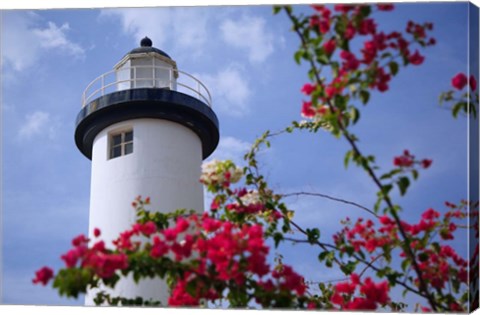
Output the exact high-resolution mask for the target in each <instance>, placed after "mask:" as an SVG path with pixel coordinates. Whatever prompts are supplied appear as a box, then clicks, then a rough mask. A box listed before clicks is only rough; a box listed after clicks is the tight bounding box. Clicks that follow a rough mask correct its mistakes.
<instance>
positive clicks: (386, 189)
mask: <svg viewBox="0 0 480 315" xmlns="http://www.w3.org/2000/svg"><path fill="white" fill-rule="evenodd" d="M312 9H313V13H312V14H311V15H308V16H304V15H296V14H294V12H293V9H292V8H291V7H289V6H276V7H274V13H277V14H278V13H280V12H284V13H285V14H286V16H287V17H288V18H289V20H290V21H291V23H292V29H293V31H294V32H295V33H296V34H297V35H298V37H299V39H300V47H299V49H298V50H297V52H296V53H295V55H294V60H295V61H296V62H297V63H302V62H303V63H306V64H307V65H308V66H309V72H308V77H309V82H308V83H306V84H304V85H303V87H302V88H301V91H302V93H303V94H304V95H305V96H306V98H307V100H305V101H303V104H302V106H301V114H302V116H303V117H304V118H305V119H306V120H303V121H300V122H298V121H294V122H292V124H291V125H289V126H287V127H285V129H283V130H281V131H280V132H277V133H272V132H270V131H266V132H265V133H264V134H263V135H262V136H261V137H259V138H258V139H257V140H256V141H255V143H254V144H253V146H252V147H251V149H250V151H249V152H247V154H246V155H245V161H246V162H247V166H246V167H244V168H243V169H241V168H239V167H237V166H236V165H235V164H234V163H233V162H232V161H217V160H214V161H211V162H208V163H205V164H204V165H203V172H202V177H201V178H200V181H201V182H202V183H203V184H204V185H205V187H206V188H207V190H208V191H209V192H210V193H212V194H213V196H214V198H213V201H212V204H211V206H210V209H209V211H208V212H205V213H203V214H195V213H194V212H187V211H185V210H178V211H176V212H174V213H170V214H162V213H158V212H151V211H149V210H147V209H146V207H147V206H148V205H149V202H150V200H149V199H148V198H147V199H145V200H143V199H142V198H141V197H138V198H137V200H135V201H134V203H133V204H132V205H133V207H134V208H135V209H136V212H137V222H136V223H135V224H134V225H133V226H132V227H131V229H129V230H127V231H124V232H123V233H122V234H121V235H119V237H118V239H117V240H115V241H114V242H113V244H112V246H110V245H109V246H106V245H105V244H104V242H103V241H101V240H100V239H99V238H100V236H101V231H100V230H96V231H95V237H96V238H98V239H95V240H89V239H87V238H86V237H85V236H79V237H77V238H75V239H74V240H73V243H72V245H73V248H72V249H71V250H70V251H68V252H67V253H66V254H64V255H63V256H62V257H61V258H62V260H64V262H65V265H66V266H65V268H63V269H61V270H59V271H58V272H57V273H56V275H54V273H53V271H52V270H51V269H50V268H48V267H44V268H42V269H41V270H39V271H38V272H37V274H36V278H35V279H34V282H35V283H42V284H44V285H45V284H47V283H48V282H49V280H50V279H51V278H54V281H53V287H54V288H56V289H57V290H58V292H59V293H60V294H61V295H66V296H69V297H70V296H71V297H78V295H79V294H81V293H85V292H86V291H87V290H88V289H91V288H100V289H101V290H100V292H99V293H98V295H97V298H96V302H97V303H98V304H105V303H107V304H111V305H158V304H159V303H160V301H145V300H143V299H142V298H141V297H139V298H137V299H126V298H124V297H112V296H110V295H109V293H108V292H107V291H105V290H103V289H104V288H108V287H110V288H114V287H115V285H116V283H117V282H118V281H119V279H120V277H122V276H126V275H132V276H133V279H134V280H135V281H139V280H141V279H145V278H152V277H158V278H163V279H165V280H166V281H167V283H168V284H169V286H170V289H171V292H170V298H169V300H168V304H169V305H171V306H179V305H183V306H199V305H207V304H208V303H217V302H219V301H221V302H222V301H226V302H228V305H229V306H230V307H251V306H259V307H263V308H299V309H304V308H309V309H328V310H332V309H333V310H343V309H357V310H375V309H379V308H380V309H382V310H385V309H386V310H392V311H399V310H402V309H404V308H405V307H406V306H407V305H406V304H404V303H402V302H400V301H394V300H392V298H391V296H390V292H391V290H392V288H394V287H400V288H402V289H403V291H404V293H410V294H415V295H417V296H418V297H420V298H422V299H423V301H424V302H423V305H421V306H420V310H422V311H441V312H444V311H465V310H468V309H469V305H468V303H469V299H470V300H471V299H472V296H469V289H468V273H469V272H476V273H478V251H477V252H475V253H474V255H473V257H472V259H471V261H470V262H469V261H468V260H467V259H465V258H463V257H461V256H460V255H459V254H458V253H457V252H456V251H455V250H454V249H453V247H452V246H450V245H449V243H448V242H451V241H452V240H453V239H454V234H455V231H456V230H457V229H459V228H470V227H469V226H465V224H464V223H462V222H464V221H468V219H470V220H473V221H474V222H477V221H476V220H477V218H478V210H477V209H478V202H477V203H473V202H471V201H468V202H467V201H461V202H459V203H458V204H453V203H450V202H446V203H445V206H446V208H447V211H446V212H444V215H441V214H440V212H438V211H437V210H435V209H427V210H425V212H423V214H422V215H421V218H420V220H419V221H418V222H415V223H408V222H405V221H404V220H403V219H402V218H401V214H402V209H401V207H400V205H399V204H396V203H395V202H394V192H395V191H397V190H398V192H399V194H400V195H405V194H407V193H408V191H409V188H410V185H411V182H412V181H414V180H418V178H419V175H420V173H421V172H423V171H425V170H426V169H428V168H429V167H431V165H432V160H430V159H428V158H422V159H418V158H416V157H415V156H414V155H413V154H411V153H410V152H409V151H408V150H404V151H403V153H402V154H401V155H399V156H396V157H394V158H393V161H392V162H393V163H392V164H393V167H392V168H391V169H390V170H386V171H383V172H382V171H381V168H380V166H379V165H377V164H376V161H375V156H374V155H371V154H364V153H363V152H362V151H361V149H360V147H359V139H358V137H357V136H356V135H355V134H354V133H353V132H352V131H351V127H352V126H353V125H355V124H357V123H359V121H360V112H361V110H362V107H364V106H366V105H368V103H369V101H370V99H371V97H372V92H373V91H378V92H381V93H384V92H387V91H388V90H389V86H390V81H391V80H392V79H393V78H394V77H395V76H397V75H398V74H399V73H400V72H401V71H402V69H403V68H405V67H410V66H420V65H421V64H422V63H423V62H424V60H425V56H423V55H421V53H420V50H422V49H424V48H428V47H429V46H431V45H434V44H435V42H436V40H435V39H434V38H432V37H431V36H430V35H429V32H430V31H432V29H433V25H432V24H431V23H422V24H418V23H415V22H413V21H409V22H408V23H407V26H406V30H405V32H397V31H394V32H389V33H385V32H383V31H381V30H380V29H379V27H378V25H377V23H376V22H375V20H374V18H373V15H374V14H377V13H380V14H381V13H383V12H388V11H392V10H393V9H394V6H393V5H391V4H379V5H376V6H370V5H345V4H341V5H335V6H333V9H332V8H331V7H328V6H321V5H313V6H312ZM353 42H356V43H358V42H360V43H362V45H361V48H360V50H359V51H354V50H353V49H352V47H354V46H355V45H352V43H353ZM452 87H453V88H454V89H455V90H456V91H453V90H452V91H448V92H445V93H442V95H441V97H440V100H441V102H442V103H443V104H448V103H449V102H453V103H454V105H453V106H452V107H451V110H452V114H453V116H454V117H457V116H458V114H459V113H460V112H463V113H465V114H467V115H472V117H476V112H477V107H478V91H477V83H476V80H475V78H474V77H473V76H472V77H470V78H467V77H466V75H464V74H461V73H460V74H457V75H456V76H454V78H453V79H452ZM465 89H467V91H466V92H464V93H463V94H461V95H460V96H455V93H457V92H458V93H461V92H462V91H464V90H465ZM301 130H307V131H309V132H312V133H316V132H318V131H319V130H326V131H328V132H330V133H331V134H332V135H333V136H335V137H337V138H340V139H343V140H345V141H346V142H347V143H348V145H349V149H348V151H347V152H346V153H345V157H344V164H345V166H346V167H347V166H348V165H350V164H354V165H355V166H357V167H359V168H360V169H362V170H364V171H365V172H366V174H368V176H369V178H370V179H371V182H372V184H373V185H374V186H375V187H376V190H377V193H376V196H377V200H376V202H375V204H374V205H373V210H369V209H365V210H367V211H368V212H369V213H370V214H371V215H373V217H374V219H368V220H367V219H363V218H360V219H358V220H357V221H356V222H352V221H351V220H350V219H348V218H347V219H345V220H344V221H343V222H342V224H343V227H342V228H341V229H340V230H339V231H338V233H336V234H335V235H334V237H333V242H328V241H326V240H324V238H322V235H321V230H320V229H319V228H303V227H301V226H299V225H298V224H296V223H295V221H294V220H293V218H294V210H292V209H289V208H288V207H287V204H286V203H285V201H284V199H285V197H286V196H285V195H281V194H278V193H275V191H274V190H273V189H272V188H271V187H270V186H269V185H268V183H267V181H266V180H265V177H264V176H263V175H262V173H261V170H260V169H259V167H258V161H257V153H258V152H259V150H260V149H261V148H262V147H263V146H267V147H269V146H270V140H271V139H272V138H273V137H276V136H279V135H282V134H285V133H294V132H297V131H301ZM331 199H333V198H331ZM339 201H341V202H344V203H348V204H350V205H355V204H354V203H352V202H348V201H345V200H339ZM356 206H358V205H356ZM474 226H476V227H477V230H476V237H477V238H478V226H477V225H474ZM293 233H295V235H301V238H297V239H293V238H291V237H290V235H292V234H293ZM268 242H271V243H272V244H274V247H275V248H278V247H279V246H280V244H281V243H284V242H286V243H308V244H310V245H311V246H312V247H313V248H315V249H316V255H317V256H318V260H319V262H320V263H322V264H325V266H326V267H329V268H333V267H336V268H339V269H340V270H341V271H342V272H343V273H344V274H345V277H346V278H345V279H344V280H342V281H340V282H338V283H336V284H331V283H330V284H326V283H320V284H318V289H319V290H320V294H312V293H311V289H312V288H311V287H309V285H308V282H307V281H306V280H305V279H304V278H303V277H302V276H301V275H300V274H299V273H298V272H297V271H295V270H294V269H293V268H292V267H291V266H289V265H286V264H284V263H283V261H282V259H276V260H275V264H274V265H273V266H271V265H270V264H268V263H267V257H268V254H269V253H270V248H269V247H268V246H267V243H268ZM394 262H398V264H396V263H394ZM397 265H398V266H397ZM472 265H476V266H477V268H470V267H471V266H472ZM469 268H470V269H469ZM367 270H369V271H371V272H373V273H374V275H375V278H372V277H369V276H368V277H367V276H365V272H366V271H367Z"/></svg>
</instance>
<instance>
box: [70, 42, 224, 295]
mask: <svg viewBox="0 0 480 315" xmlns="http://www.w3.org/2000/svg"><path fill="white" fill-rule="evenodd" d="M140 45H141V46H140V47H138V48H135V49H133V50H132V51H130V52H129V53H128V54H126V55H125V57H123V59H122V60H120V62H118V63H117V64H116V65H115V66H114V69H113V70H112V71H110V72H107V73H105V74H103V75H101V76H100V77H98V78H97V79H95V80H94V81H93V82H92V83H90V84H89V85H88V87H87V88H86V90H85V92H84V94H83V98H82V109H81V111H80V113H79V114H78V116H77V121H76V130H75V142H76V145H77V147H78V149H79V150H80V151H81V152H82V153H83V155H85V156H86V157H87V158H89V159H91V160H92V172H91V192H90V217H89V235H90V237H93V229H94V228H100V229H101V231H102V238H103V239H104V240H105V243H106V244H109V243H111V241H112V240H114V239H115V238H117V237H118V235H119V233H120V232H122V231H124V230H126V229H129V228H130V227H131V225H132V224H133V223H134V222H135V219H136V213H135V210H134V209H133V208H132V206H131V203H132V201H133V200H134V199H135V197H136V196H138V195H141V196H144V197H146V196H150V198H151V209H152V210H155V211H161V212H171V211H174V210H176V209H181V208H186V209H195V210H197V211H199V212H201V211H203V188H202V186H201V184H200V182H199V178H200V172H201V163H202V160H203V159H205V158H206V157H208V156H209V155H210V154H211V153H212V152H213V150H215V148H216V146H217V144H218V140H219V129H218V120H217V117H216V115H215V113H214V112H213V110H212V109H211V97H210V93H209V92H208V90H207V88H206V87H205V86H204V85H203V84H202V83H201V82H200V81H198V80H197V79H195V78H194V77H193V76H191V75H189V74H187V73H185V72H182V71H180V70H178V69H177V65H176V63H175V61H174V60H172V59H171V58H170V56H168V55H167V54H166V53H165V52H163V51H161V50H160V49H157V48H155V47H152V41H151V40H150V39H149V38H147V37H145V38H144V39H142V41H141V43H140ZM111 294H112V295H113V296H123V297H128V298H135V297H138V296H140V297H142V298H144V299H149V298H152V299H154V300H157V301H158V300H160V301H161V302H162V304H165V303H166V300H167V289H166V285H165V283H164V282H163V281H161V280H145V281H143V282H141V283H140V284H139V285H136V284H135V283H134V282H133V280H131V279H124V280H121V281H120V282H119V283H118V284H117V286H116V289H115V291H114V292H112V293H111ZM93 298H94V292H89V293H88V294H87V297H86V301H85V303H86V304H87V305H93Z"/></svg>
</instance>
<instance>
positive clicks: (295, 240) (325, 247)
mask: <svg viewBox="0 0 480 315" xmlns="http://www.w3.org/2000/svg"><path fill="white" fill-rule="evenodd" d="M290 223H291V224H292V225H293V226H295V227H296V228H297V229H298V230H299V232H301V233H303V234H305V235H307V233H306V231H304V230H303V229H302V228H301V227H299V226H298V225H297V224H296V223H295V222H293V221H290ZM284 239H285V240H287V241H292V242H296V243H308V244H312V243H311V242H310V241H308V240H300V239H293V238H284ZM313 245H317V246H319V247H321V248H322V249H323V250H325V251H328V249H327V248H331V249H334V250H336V251H340V249H339V248H338V247H336V246H334V245H331V244H327V243H322V242H319V241H316V242H315V243H314V244H313ZM381 256H382V255H380V256H378V257H377V258H375V259H374V260H372V261H366V260H365V259H363V258H361V257H359V256H357V255H352V257H353V258H355V259H357V260H358V261H360V262H361V263H363V264H365V265H366V267H365V269H364V270H363V271H362V273H364V272H365V271H366V270H367V269H368V268H371V269H373V270H374V271H376V272H378V271H380V268H378V267H377V266H375V265H374V264H373V263H374V262H375V261H376V260H377V259H378V258H379V257H381ZM334 261H335V262H336V263H337V264H338V265H339V266H343V263H341V262H340V261H339V260H338V259H337V258H336V257H335V258H334ZM395 283H396V284H399V285H401V286H402V287H404V288H405V289H407V290H408V291H410V292H412V293H415V294H417V295H420V296H422V297H425V298H426V296H425V295H424V294H423V293H422V292H420V291H418V290H416V289H415V288H413V287H411V286H409V285H408V284H407V283H406V282H402V281H399V280H395Z"/></svg>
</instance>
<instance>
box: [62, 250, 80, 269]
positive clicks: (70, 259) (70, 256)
mask: <svg viewBox="0 0 480 315" xmlns="http://www.w3.org/2000/svg"><path fill="white" fill-rule="evenodd" d="M60 258H61V259H62V260H63V261H64V262H65V265H66V266H67V268H73V267H75V265H76V264H77V260H78V258H79V253H78V251H77V249H76V248H75V249H71V250H69V251H68V252H67V253H66V254H64V255H62V256H61V257H60Z"/></svg>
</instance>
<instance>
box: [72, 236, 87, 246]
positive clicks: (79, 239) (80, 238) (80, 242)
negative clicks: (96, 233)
mask: <svg viewBox="0 0 480 315" xmlns="http://www.w3.org/2000/svg"><path fill="white" fill-rule="evenodd" d="M88 241H89V239H88V238H87V237H86V236H85V235H83V234H81V235H79V236H77V237H75V238H74V239H73V240H72V245H73V246H80V245H83V244H86V243H88Z"/></svg>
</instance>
